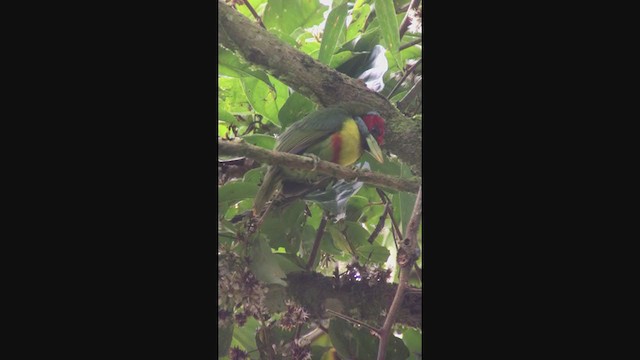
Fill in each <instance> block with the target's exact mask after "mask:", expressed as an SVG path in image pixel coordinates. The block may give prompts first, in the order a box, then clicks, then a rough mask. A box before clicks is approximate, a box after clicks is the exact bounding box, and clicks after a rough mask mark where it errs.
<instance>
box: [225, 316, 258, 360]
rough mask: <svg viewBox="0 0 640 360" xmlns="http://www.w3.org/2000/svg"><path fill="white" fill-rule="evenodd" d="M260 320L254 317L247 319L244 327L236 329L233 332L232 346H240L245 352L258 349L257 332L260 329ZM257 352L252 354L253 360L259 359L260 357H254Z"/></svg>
mask: <svg viewBox="0 0 640 360" xmlns="http://www.w3.org/2000/svg"><path fill="white" fill-rule="evenodd" d="M258 326H259V324H258V320H256V319H254V318H253V317H249V318H247V322H246V323H245V324H244V326H242V327H236V328H235V329H234V330H233V341H232V342H231V345H232V346H238V345H239V346H240V347H242V348H243V349H244V350H245V351H252V350H255V349H256V348H257V346H256V330H257V329H258ZM254 353H255V352H253V353H250V354H249V355H250V356H251V358H252V359H257V358H258V356H257V354H256V355H253V354H254Z"/></svg>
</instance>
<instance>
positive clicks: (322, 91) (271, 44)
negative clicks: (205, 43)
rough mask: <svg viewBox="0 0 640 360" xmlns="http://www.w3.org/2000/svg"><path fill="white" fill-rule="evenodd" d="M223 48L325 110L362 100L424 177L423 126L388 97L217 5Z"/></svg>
mask: <svg viewBox="0 0 640 360" xmlns="http://www.w3.org/2000/svg"><path fill="white" fill-rule="evenodd" d="M218 43H219V44H222V45H223V46H224V47H226V48H229V49H230V50H233V51H236V52H237V53H238V54H239V55H240V56H242V57H243V58H244V59H245V60H246V61H248V62H250V63H252V64H254V65H257V66H259V67H261V68H263V69H264V70H265V71H267V72H268V73H270V74H271V75H273V76H274V77H276V78H278V79H279V80H280V81H282V82H283V83H285V84H287V85H288V86H290V87H291V88H293V89H295V90H296V91H298V92H299V93H300V94H302V95H304V96H306V97H308V98H309V99H311V100H313V101H314V102H316V103H318V104H320V105H322V106H330V105H335V104H338V103H342V102H349V101H359V102H363V103H365V104H368V105H371V108H372V109H375V110H376V111H378V112H379V113H380V114H381V115H382V117H383V118H384V119H385V120H386V126H385V148H387V149H389V150H390V151H391V152H392V153H394V154H396V155H397V156H398V158H400V160H402V161H403V162H405V163H406V164H408V165H409V166H411V168H412V169H413V170H414V171H415V172H416V174H417V175H420V176H421V175H422V121H421V120H418V119H414V118H408V117H406V116H405V115H403V114H402V113H401V112H400V111H399V110H398V109H397V108H396V107H395V106H394V105H393V104H391V103H390V102H389V101H388V100H387V99H385V98H384V96H382V95H380V94H378V93H376V92H374V91H371V90H369V89H367V88H366V86H364V85H363V84H362V83H361V82H359V81H357V80H356V79H353V78H350V77H348V76H347V75H345V74H342V73H340V72H338V71H336V70H333V69H331V68H329V67H328V66H326V65H324V64H322V63H320V62H318V61H316V60H314V59H313V58H311V57H310V56H308V55H306V54H304V53H302V52H300V51H298V50H296V49H294V48H293V47H291V46H289V45H288V44H285V43H284V42H283V41H281V40H280V39H278V38H277V37H276V36H274V35H272V34H271V33H269V32H268V31H267V30H265V29H262V28H261V27H260V26H258V25H256V24H255V23H253V22H252V21H251V20H250V19H248V18H247V17H245V16H244V15H242V14H240V13H239V12H237V11H235V10H234V9H233V8H231V7H230V6H228V5H226V4H224V2H223V1H222V0H218Z"/></svg>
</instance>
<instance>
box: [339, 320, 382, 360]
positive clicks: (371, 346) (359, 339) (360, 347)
mask: <svg viewBox="0 0 640 360" xmlns="http://www.w3.org/2000/svg"><path fill="white" fill-rule="evenodd" d="M329 337H330V338H331V343H332V344H333V346H334V347H335V348H336V350H337V351H338V355H340V358H341V359H345V360H360V359H375V358H376V357H377V354H378V341H377V339H376V338H375V337H374V336H373V335H371V334H370V333H369V330H366V329H362V328H361V329H356V328H355V327H353V326H352V325H351V324H349V323H348V322H346V321H344V320H342V319H339V318H335V319H332V320H331V326H330V328H329ZM389 359H395V358H389Z"/></svg>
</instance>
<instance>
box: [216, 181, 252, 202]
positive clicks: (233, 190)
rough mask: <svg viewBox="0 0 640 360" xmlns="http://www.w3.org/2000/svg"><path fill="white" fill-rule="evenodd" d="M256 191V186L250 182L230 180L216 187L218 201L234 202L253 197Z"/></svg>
mask: <svg viewBox="0 0 640 360" xmlns="http://www.w3.org/2000/svg"><path fill="white" fill-rule="evenodd" d="M257 193H258V186H257V185H256V184H251V183H243V182H230V183H226V184H224V185H223V186H221V187H219V188H218V203H222V202H230V203H232V204H233V203H234V202H237V201H239V200H242V199H247V198H254V197H255V196H256V194H257Z"/></svg>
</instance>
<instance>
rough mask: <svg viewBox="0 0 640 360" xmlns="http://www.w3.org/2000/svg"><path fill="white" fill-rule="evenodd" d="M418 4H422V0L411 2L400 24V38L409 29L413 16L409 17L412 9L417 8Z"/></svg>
mask: <svg viewBox="0 0 640 360" xmlns="http://www.w3.org/2000/svg"><path fill="white" fill-rule="evenodd" d="M418 6H420V0H411V4H409V8H408V9H407V13H406V14H405V16H404V20H402V24H400V39H402V36H404V33H405V32H407V29H408V28H409V24H411V18H410V17H409V13H410V12H411V9H413V10H416V9H417V8H418Z"/></svg>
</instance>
